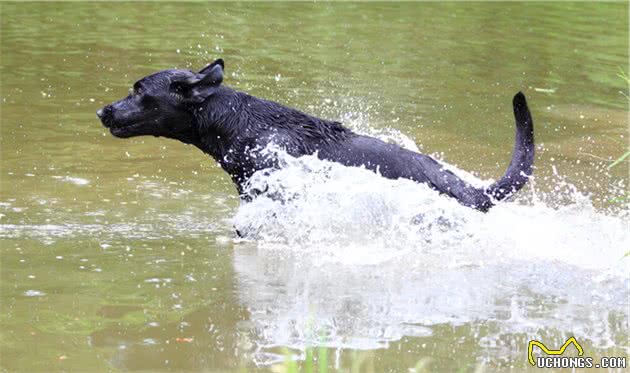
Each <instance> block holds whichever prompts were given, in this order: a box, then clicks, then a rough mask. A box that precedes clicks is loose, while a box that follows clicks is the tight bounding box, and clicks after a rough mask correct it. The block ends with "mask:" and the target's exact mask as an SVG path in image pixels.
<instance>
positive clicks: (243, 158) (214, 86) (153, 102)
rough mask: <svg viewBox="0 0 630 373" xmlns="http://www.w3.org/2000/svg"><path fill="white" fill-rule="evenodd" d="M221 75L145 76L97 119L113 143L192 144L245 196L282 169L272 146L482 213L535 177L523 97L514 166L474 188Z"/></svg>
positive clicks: (213, 71)
mask: <svg viewBox="0 0 630 373" xmlns="http://www.w3.org/2000/svg"><path fill="white" fill-rule="evenodd" d="M223 69H224V64H223V60H221V59H218V60H216V61H214V62H213V63H211V64H210V65H208V66H206V67H205V68H203V69H202V70H201V71H199V72H198V73H194V72H192V71H188V70H165V71H160V72H158V73H156V74H153V75H149V76H147V77H145V78H143V79H141V80H139V81H138V82H137V83H136V84H134V87H133V92H132V93H131V94H130V95H129V96H127V97H126V98H124V99H122V100H120V101H117V102H115V103H113V104H111V105H107V106H105V107H104V108H102V109H100V110H99V111H98V112H97V115H98V117H99V118H100V119H101V121H102V122H103V125H105V127H107V128H109V130H110V132H111V133H112V135H114V136H116V137H123V138H126V137H132V136H141V135H153V136H164V137H168V138H172V139H177V140H180V141H182V142H184V143H186V144H193V145H195V146H196V147H198V148H199V149H201V150H202V151H203V152H205V153H207V154H210V155H211V156H212V157H213V158H214V159H215V160H216V161H217V162H219V164H220V165H221V167H222V168H223V169H224V170H225V171H226V172H227V173H228V174H229V175H230V176H231V177H232V180H233V181H234V183H235V184H236V187H237V188H238V191H239V193H240V194H241V195H242V196H243V193H244V189H245V184H246V182H247V180H248V179H249V178H250V177H251V176H252V174H253V173H254V172H256V171H259V170H263V169H268V168H274V167H278V166H279V165H278V162H277V159H274V157H273V155H270V154H269V153H268V152H262V151H261V150H262V149H264V148H266V147H267V145H269V144H271V143H273V144H276V145H277V146H279V147H280V148H282V149H284V150H285V151H286V152H287V153H288V154H290V155H292V156H295V157H299V156H302V155H307V154H314V153H316V154H317V156H318V157H319V158H320V159H325V160H328V161H333V162H338V163H341V164H343V165H346V166H355V167H359V166H363V167H366V168H367V169H370V170H372V171H374V172H378V173H380V174H381V175H382V176H384V177H386V178H390V179H397V178H406V179H411V180H414V181H416V182H419V183H427V184H428V185H429V186H430V187H431V188H433V189H435V190H436V191H438V192H440V193H443V194H447V195H449V196H451V197H453V198H455V199H457V201H459V202H460V203H461V204H463V205H465V206H468V207H472V208H475V209H477V210H480V211H484V212H485V211H487V210H488V209H489V208H490V207H492V206H493V205H494V203H495V202H497V201H500V200H502V199H505V198H507V197H509V196H511V195H512V194H514V193H515V192H516V191H518V190H519V189H521V188H522V187H523V185H525V183H526V182H527V180H528V178H529V176H530V175H531V173H532V163H533V161H534V130H533V124H532V118H531V115H530V113H529V109H528V108H527V102H526V101H525V96H524V95H523V94H522V93H520V92H519V93H517V94H516V96H514V100H513V105H514V115H515V117H516V141H515V144H514V151H513V154H512V161H511V162H510V165H509V167H508V169H507V171H506V173H505V175H504V176H503V177H502V178H501V179H500V180H499V181H497V182H496V183H494V184H492V185H490V186H489V187H487V188H476V187H473V186H471V185H470V184H468V183H466V182H465V181H463V180H462V179H460V178H459V177H457V176H456V175H455V174H453V173H452V172H450V171H448V170H445V169H444V167H443V166H442V165H441V164H440V163H438V162H437V161H435V160H434V159H433V158H431V157H429V156H426V155H423V154H418V153H414V152H412V151H409V150H406V149H403V148H401V147H400V146H397V145H393V144H388V143H385V142H383V141H381V140H378V139H375V138H372V137H368V136H362V135H359V134H356V133H354V132H352V131H351V130H349V129H348V128H346V127H344V126H343V125H341V123H339V122H333V121H328V120H324V119H319V118H316V117H313V116H310V115H307V114H304V113H302V112H300V111H298V110H295V109H291V108H288V107H285V106H282V105H280V104H278V103H275V102H271V101H266V100H262V99H259V98H256V97H253V96H250V95H248V94H245V93H242V92H237V91H235V90H233V89H231V88H229V87H226V86H224V85H221V82H222V81H223Z"/></svg>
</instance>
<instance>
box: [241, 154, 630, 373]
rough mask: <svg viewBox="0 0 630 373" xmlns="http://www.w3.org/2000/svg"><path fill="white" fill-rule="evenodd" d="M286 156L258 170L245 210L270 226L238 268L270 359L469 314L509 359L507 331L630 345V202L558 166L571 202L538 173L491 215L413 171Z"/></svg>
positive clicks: (416, 330)
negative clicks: (612, 203)
mask: <svg viewBox="0 0 630 373" xmlns="http://www.w3.org/2000/svg"><path fill="white" fill-rule="evenodd" d="M274 151H277V150H274ZM281 158H282V162H284V164H285V167H283V168H282V169H280V170H278V171H274V172H259V173H257V174H256V175H255V176H254V177H253V178H252V180H251V183H250V186H249V188H250V189H252V190H257V191H261V190H264V191H265V192H264V193H263V194H262V195H260V196H259V197H258V198H256V199H255V200H253V201H252V202H249V203H244V204H242V205H241V206H240V208H239V209H238V211H237V213H236V214H235V216H234V219H233V223H234V225H235V226H236V228H237V229H239V231H242V232H247V233H248V234H252V235H253V236H255V237H256V239H255V241H252V242H250V243H246V244H244V248H243V249H242V250H237V251H236V252H235V259H234V266H235V271H236V273H237V279H238V281H239V292H238V293H239V295H240V298H241V302H242V303H244V304H245V305H246V306H247V307H248V309H250V311H251V312H252V316H251V318H252V321H253V322H254V324H255V328H254V329H255V330H258V331H259V332H258V333H257V334H256V335H254V336H253V337H252V338H253V339H254V340H255V342H256V343H255V344H256V345H257V346H258V349H257V352H256V353H255V359H256V360H257V361H258V362H259V363H261V364H267V363H268V362H270V361H274V359H273V356H274V355H273V353H271V354H270V352H273V351H274V348H276V347H279V346H290V347H294V348H297V349H302V350H303V349H304V348H305V347H306V346H309V345H318V344H322V343H323V344H326V345H328V346H333V347H340V348H345V347H349V348H359V349H362V348H369V349H371V348H381V347H384V346H386V345H387V344H388V343H390V342H391V341H396V340H399V339H401V338H402V336H417V337H423V336H429V335H432V334H433V333H434V328H435V327H437V326H439V325H450V326H451V327H456V326H462V325H467V326H468V327H470V330H471V332H470V335H469V336H470V338H473V339H475V340H476V342H477V343H478V344H479V345H481V346H484V347H485V348H486V352H488V354H489V356H490V358H492V356H493V353H492V349H493V348H494V349H495V355H494V356H495V357H497V356H505V354H506V351H505V349H501V348H500V347H499V346H501V345H503V343H502V342H501V341H502V340H505V339H506V338H507V339H509V340H518V342H514V343H517V344H521V343H525V344H526V342H527V338H539V337H540V336H541V335H544V336H545V337H546V338H547V339H548V340H550V341H555V342H560V343H561V341H563V339H566V335H567V334H571V335H575V336H576V337H578V338H582V339H584V340H588V341H589V342H590V343H591V345H592V346H594V347H597V348H606V347H610V346H621V347H623V346H625V345H624V342H623V341H625V340H627V330H628V320H629V312H628V297H629V296H630V278H629V275H628V273H630V271H628V269H629V261H628V258H627V257H626V258H624V254H625V253H626V252H627V250H628V249H629V248H630V230H629V229H628V211H627V210H626V209H620V211H619V210H618V211H616V212H610V211H598V210H597V209H595V208H594V207H593V205H592V203H591V201H590V199H589V196H588V195H585V194H583V193H580V192H579V191H578V189H577V188H576V187H574V186H573V185H570V184H568V183H567V182H565V181H564V180H563V179H562V178H561V177H560V176H559V175H558V178H557V180H556V181H557V185H558V187H557V190H556V191H555V196H557V197H558V198H561V199H562V201H563V203H561V204H550V203H547V202H546V201H547V200H548V199H549V196H547V195H546V194H545V193H542V192H541V191H539V190H537V188H536V183H535V182H534V183H533V185H530V187H529V192H527V193H522V194H521V195H520V196H519V197H518V198H517V200H516V201H512V202H507V203H501V204H499V205H498V206H496V207H494V208H493V209H492V210H491V211H490V212H489V213H487V214H483V213H480V212H478V211H475V210H472V209H469V208H466V207H463V206H461V205H460V204H458V203H457V202H456V201H455V200H453V199H450V198H447V197H444V196H441V195H439V194H438V193H436V192H435V191H433V190H431V189H430V188H428V187H427V186H425V185H420V184H416V183H414V182H411V181H408V180H403V179H400V180H388V179H385V178H382V177H379V176H378V175H376V174H374V173H372V172H371V171H368V170H365V169H361V168H347V167H343V166H340V165H338V164H334V163H330V162H326V161H322V160H319V159H317V157H315V156H306V157H301V158H298V159H296V158H292V157H290V156H288V155H286V154H285V155H281ZM451 168H452V169H454V172H456V173H457V174H460V175H463V177H464V178H465V179H466V180H468V181H469V182H473V183H476V184H488V183H490V181H487V180H485V181H484V180H479V179H477V180H473V178H474V176H472V175H470V174H467V173H463V172H461V170H457V169H456V168H454V167H452V166H451ZM248 245H249V247H251V248H250V249H247V247H248ZM523 341H524V342H523ZM550 343H551V342H550ZM626 347H627V346H626ZM507 353H508V354H509V353H511V354H514V353H516V352H514V351H512V352H507ZM502 354H503V355H502ZM270 356H271V357H270Z"/></svg>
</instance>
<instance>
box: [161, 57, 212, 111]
mask: <svg viewBox="0 0 630 373" xmlns="http://www.w3.org/2000/svg"><path fill="white" fill-rule="evenodd" d="M215 62H216V61H215ZM204 70H205V69H204ZM222 82H223V66H222V65H221V64H218V63H217V64H215V65H214V66H213V67H212V68H211V69H209V70H208V71H207V72H206V74H205V75H203V76H202V77H201V78H199V77H193V78H188V79H186V80H181V81H177V82H173V83H171V86H170V89H171V92H173V93H174V94H175V95H176V96H177V97H179V98H181V99H182V101H187V102H191V103H196V104H198V103H202V102H203V101H204V100H205V99H206V98H208V97H210V96H211V95H212V94H213V93H214V92H216V90H217V88H219V86H220V85H221V83H222Z"/></svg>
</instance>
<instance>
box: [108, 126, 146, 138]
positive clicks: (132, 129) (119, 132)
mask: <svg viewBox="0 0 630 373" xmlns="http://www.w3.org/2000/svg"><path fill="white" fill-rule="evenodd" d="M103 124H104V125H105V127H107V128H109V132H110V133H111V134H112V135H114V136H116V137H131V136H134V135H138V134H139V130H140V129H141V128H142V127H143V126H144V125H145V124H146V123H144V122H140V123H134V124H125V125H116V124H114V123H111V124H109V125H108V124H105V123H103Z"/></svg>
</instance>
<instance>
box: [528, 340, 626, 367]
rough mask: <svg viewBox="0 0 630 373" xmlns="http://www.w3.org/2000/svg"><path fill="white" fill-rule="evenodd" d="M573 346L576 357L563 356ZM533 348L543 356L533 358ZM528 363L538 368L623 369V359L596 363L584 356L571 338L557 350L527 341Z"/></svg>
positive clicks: (624, 361)
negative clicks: (536, 348)
mask: <svg viewBox="0 0 630 373" xmlns="http://www.w3.org/2000/svg"><path fill="white" fill-rule="evenodd" d="M571 345H573V346H574V347H575V349H576V350H577V355H578V356H563V354H564V352H565V351H566V350H567V348H568V347H569V346H571ZM534 346H536V347H538V348H540V349H541V350H542V352H543V353H544V354H545V355H541V356H537V357H534ZM527 358H528V360H529V363H530V364H531V365H533V366H535V367H538V368H556V369H558V368H622V369H625V368H626V366H627V361H626V358H625V357H614V356H604V357H602V358H600V359H598V360H597V361H596V359H594V358H592V357H590V356H584V349H583V348H582V346H581V345H580V344H579V343H578V341H577V340H576V339H575V337H571V338H569V339H567V341H566V342H564V344H563V345H562V346H561V347H560V348H559V349H557V350H552V349H549V348H547V346H545V345H544V344H543V343H542V342H540V341H534V340H532V341H529V345H528V346H527Z"/></svg>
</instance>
